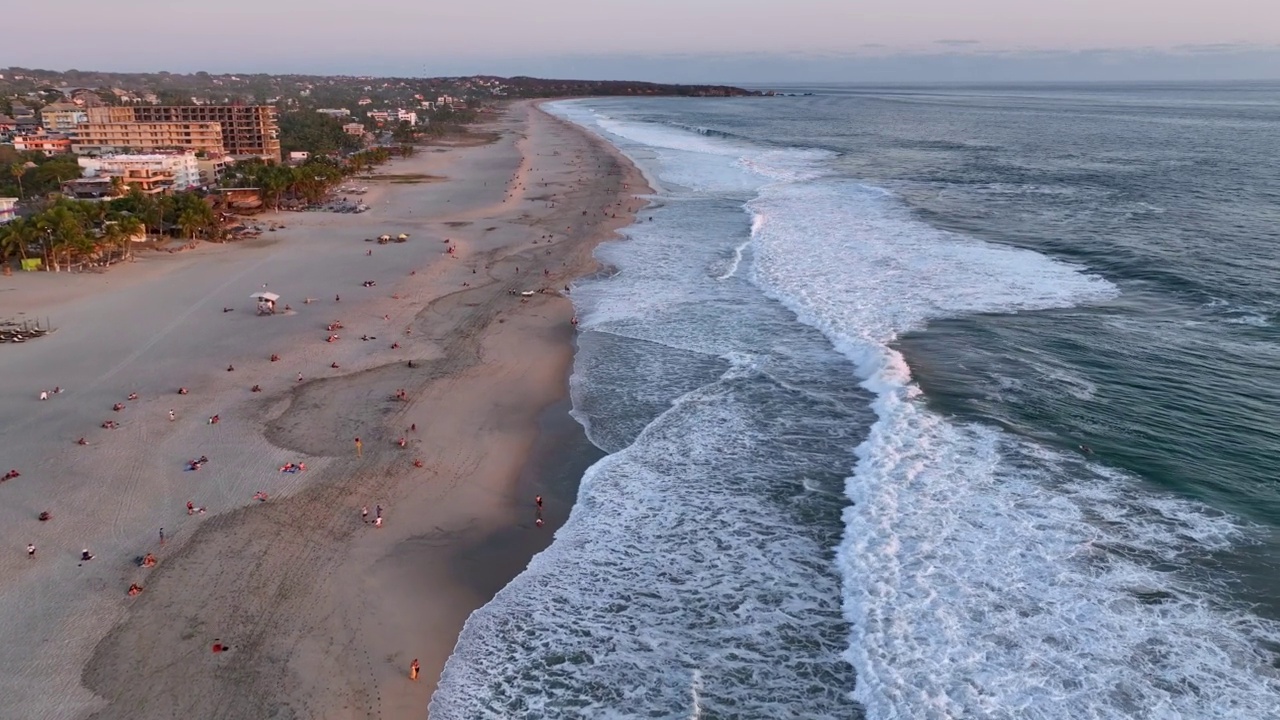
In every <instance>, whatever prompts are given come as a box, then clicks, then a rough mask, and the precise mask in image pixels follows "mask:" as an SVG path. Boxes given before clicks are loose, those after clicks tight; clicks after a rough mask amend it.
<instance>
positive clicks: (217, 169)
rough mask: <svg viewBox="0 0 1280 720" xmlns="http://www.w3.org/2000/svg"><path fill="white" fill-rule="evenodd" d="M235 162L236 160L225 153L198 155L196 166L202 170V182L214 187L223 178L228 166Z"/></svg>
mask: <svg viewBox="0 0 1280 720" xmlns="http://www.w3.org/2000/svg"><path fill="white" fill-rule="evenodd" d="M234 164H235V160H233V159H231V158H229V157H225V156H223V155H204V156H203V157H201V156H198V155H197V156H196V168H197V169H198V170H199V172H200V184H201V185H204V186H206V187H212V186H214V185H217V184H218V181H219V180H221V179H222V174H223V173H225V172H226V171H227V168H228V167H230V166H231V165H234Z"/></svg>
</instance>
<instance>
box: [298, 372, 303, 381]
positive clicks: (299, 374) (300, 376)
mask: <svg viewBox="0 0 1280 720" xmlns="http://www.w3.org/2000/svg"><path fill="white" fill-rule="evenodd" d="M298 382H302V373H298Z"/></svg>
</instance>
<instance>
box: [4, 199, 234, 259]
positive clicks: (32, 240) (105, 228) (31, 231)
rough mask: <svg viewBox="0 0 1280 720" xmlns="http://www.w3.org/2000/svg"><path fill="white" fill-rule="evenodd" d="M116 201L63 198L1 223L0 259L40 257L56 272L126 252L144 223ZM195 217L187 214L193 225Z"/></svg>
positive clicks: (117, 257) (143, 226)
mask: <svg viewBox="0 0 1280 720" xmlns="http://www.w3.org/2000/svg"><path fill="white" fill-rule="evenodd" d="M148 199H150V198H148ZM175 199H176V198H175ZM122 200H123V199H122ZM197 201H198V200H197ZM115 202H116V201H112V202H111V203H98V202H90V201H84V200H68V199H65V198H63V199H59V200H57V201H55V202H53V203H52V204H50V205H49V206H47V207H46V208H45V209H44V210H42V211H40V212H39V213H37V214H35V215H33V216H32V217H29V218H18V219H17V220H14V221H12V222H9V223H6V224H5V225H0V261H5V260H9V259H10V258H14V257H17V258H21V259H24V260H25V259H27V258H31V257H39V258H43V260H44V268H45V270H49V271H58V270H62V269H67V270H70V269H71V268H73V267H76V266H77V265H80V266H83V265H87V264H101V265H105V264H110V263H112V262H116V261H118V260H123V259H125V258H127V257H129V256H130V255H131V250H130V248H131V243H132V239H133V238H134V237H136V236H137V235H139V234H140V233H142V232H143V231H144V229H145V225H144V223H143V221H142V219H141V218H139V217H138V216H136V215H133V214H131V213H129V212H126V211H124V210H121V209H119V208H118V207H113V206H112V204H113V203H115ZM198 202H202V201H198ZM209 212H210V213H212V210H210V211H209ZM196 217H197V215H196V214H192V215H190V217H189V219H190V221H191V222H192V224H193V229H194V224H195V222H196ZM200 217H203V216H200ZM215 220H216V218H215Z"/></svg>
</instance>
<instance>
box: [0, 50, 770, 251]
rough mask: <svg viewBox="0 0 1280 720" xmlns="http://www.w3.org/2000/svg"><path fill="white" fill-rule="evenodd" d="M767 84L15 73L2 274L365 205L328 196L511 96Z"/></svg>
mask: <svg viewBox="0 0 1280 720" xmlns="http://www.w3.org/2000/svg"><path fill="white" fill-rule="evenodd" d="M758 94H759V93H757V92H754V91H748V90H743V89H740V88H734V87H727V86H710V85H662V84H654V83H643V82H625V81H579V80H543V79H537V78H528V77H516V78H500V77H490V76H474V77H453V78H377V77H365V76H359V77H357V76H310V75H306V76H304V75H263V74H254V75H232V74H223V75H214V74H210V73H205V72H198V73H192V74H175V73H167V72H159V73H106V72H88V71H79V70H69V71H66V72H56V71H49V70H33V69H26V68H14V67H11V68H5V69H3V70H0V269H2V270H3V272H5V273H10V272H12V270H13V268H14V267H15V266H16V267H19V268H22V269H25V270H49V271H57V270H63V269H71V268H77V267H85V266H89V265H99V266H102V265H108V264H110V263H112V262H115V261H117V260H120V259H125V258H128V257H130V255H131V252H132V248H133V246H134V244H135V243H138V242H141V243H152V244H156V243H160V244H164V243H168V242H173V241H185V242H187V243H192V242H194V241H196V240H197V239H206V240H224V239H235V238H236V237H243V236H245V235H246V234H252V233H253V232H256V230H253V229H252V228H251V226H247V225H245V224H244V223H243V222H242V219H241V218H242V216H243V215H245V214H249V213H252V212H254V211H257V210H261V209H265V208H270V209H280V208H292V209H315V208H318V207H325V208H326V209H330V210H337V211H340V212H361V211H362V210H364V209H365V208H364V206H363V205H362V204H361V203H359V202H358V200H357V201H354V202H350V201H348V202H343V203H340V204H336V205H335V204H334V203H332V202H329V201H330V200H331V199H332V195H333V193H334V191H335V190H338V189H339V188H342V186H343V183H344V182H346V180H347V179H348V178H349V177H350V176H351V175H353V174H356V173H360V172H363V171H367V170H368V169H369V168H371V167H373V166H376V165H378V164H380V163H382V162H385V161H387V160H388V159H390V158H391V157H393V156H396V155H407V154H411V153H412V152H413V150H414V147H415V145H418V144H422V143H427V142H431V141H432V140H438V139H442V138H447V137H450V136H455V137H456V136H465V135H467V134H468V133H469V132H470V131H469V129H468V126H470V125H472V124H474V123H476V122H477V121H479V120H481V119H482V118H483V117H484V115H485V114H486V113H487V112H491V111H492V110H493V108H494V107H495V106H496V105H497V104H499V103H501V102H503V101H506V100H511V99H518V98H548V97H574V96H576V97H582V96H602V95H620V96H663V95H666V96H689V97H736V96H748V95H758ZM348 190H349V189H348ZM348 194H358V193H348ZM15 263H16V265H15Z"/></svg>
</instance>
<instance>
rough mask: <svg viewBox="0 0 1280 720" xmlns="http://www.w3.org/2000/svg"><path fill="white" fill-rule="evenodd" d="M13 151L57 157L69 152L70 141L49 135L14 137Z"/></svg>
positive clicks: (38, 134) (59, 136)
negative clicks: (40, 153)
mask: <svg viewBox="0 0 1280 720" xmlns="http://www.w3.org/2000/svg"><path fill="white" fill-rule="evenodd" d="M13 149H14V150H17V151H18V152H32V151H35V152H42V153H44V154H45V155H58V154H60V153H69V152H71V139H70V138H68V137H67V136H66V135H50V134H49V133H36V134H33V135H15V136H14V137H13Z"/></svg>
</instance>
